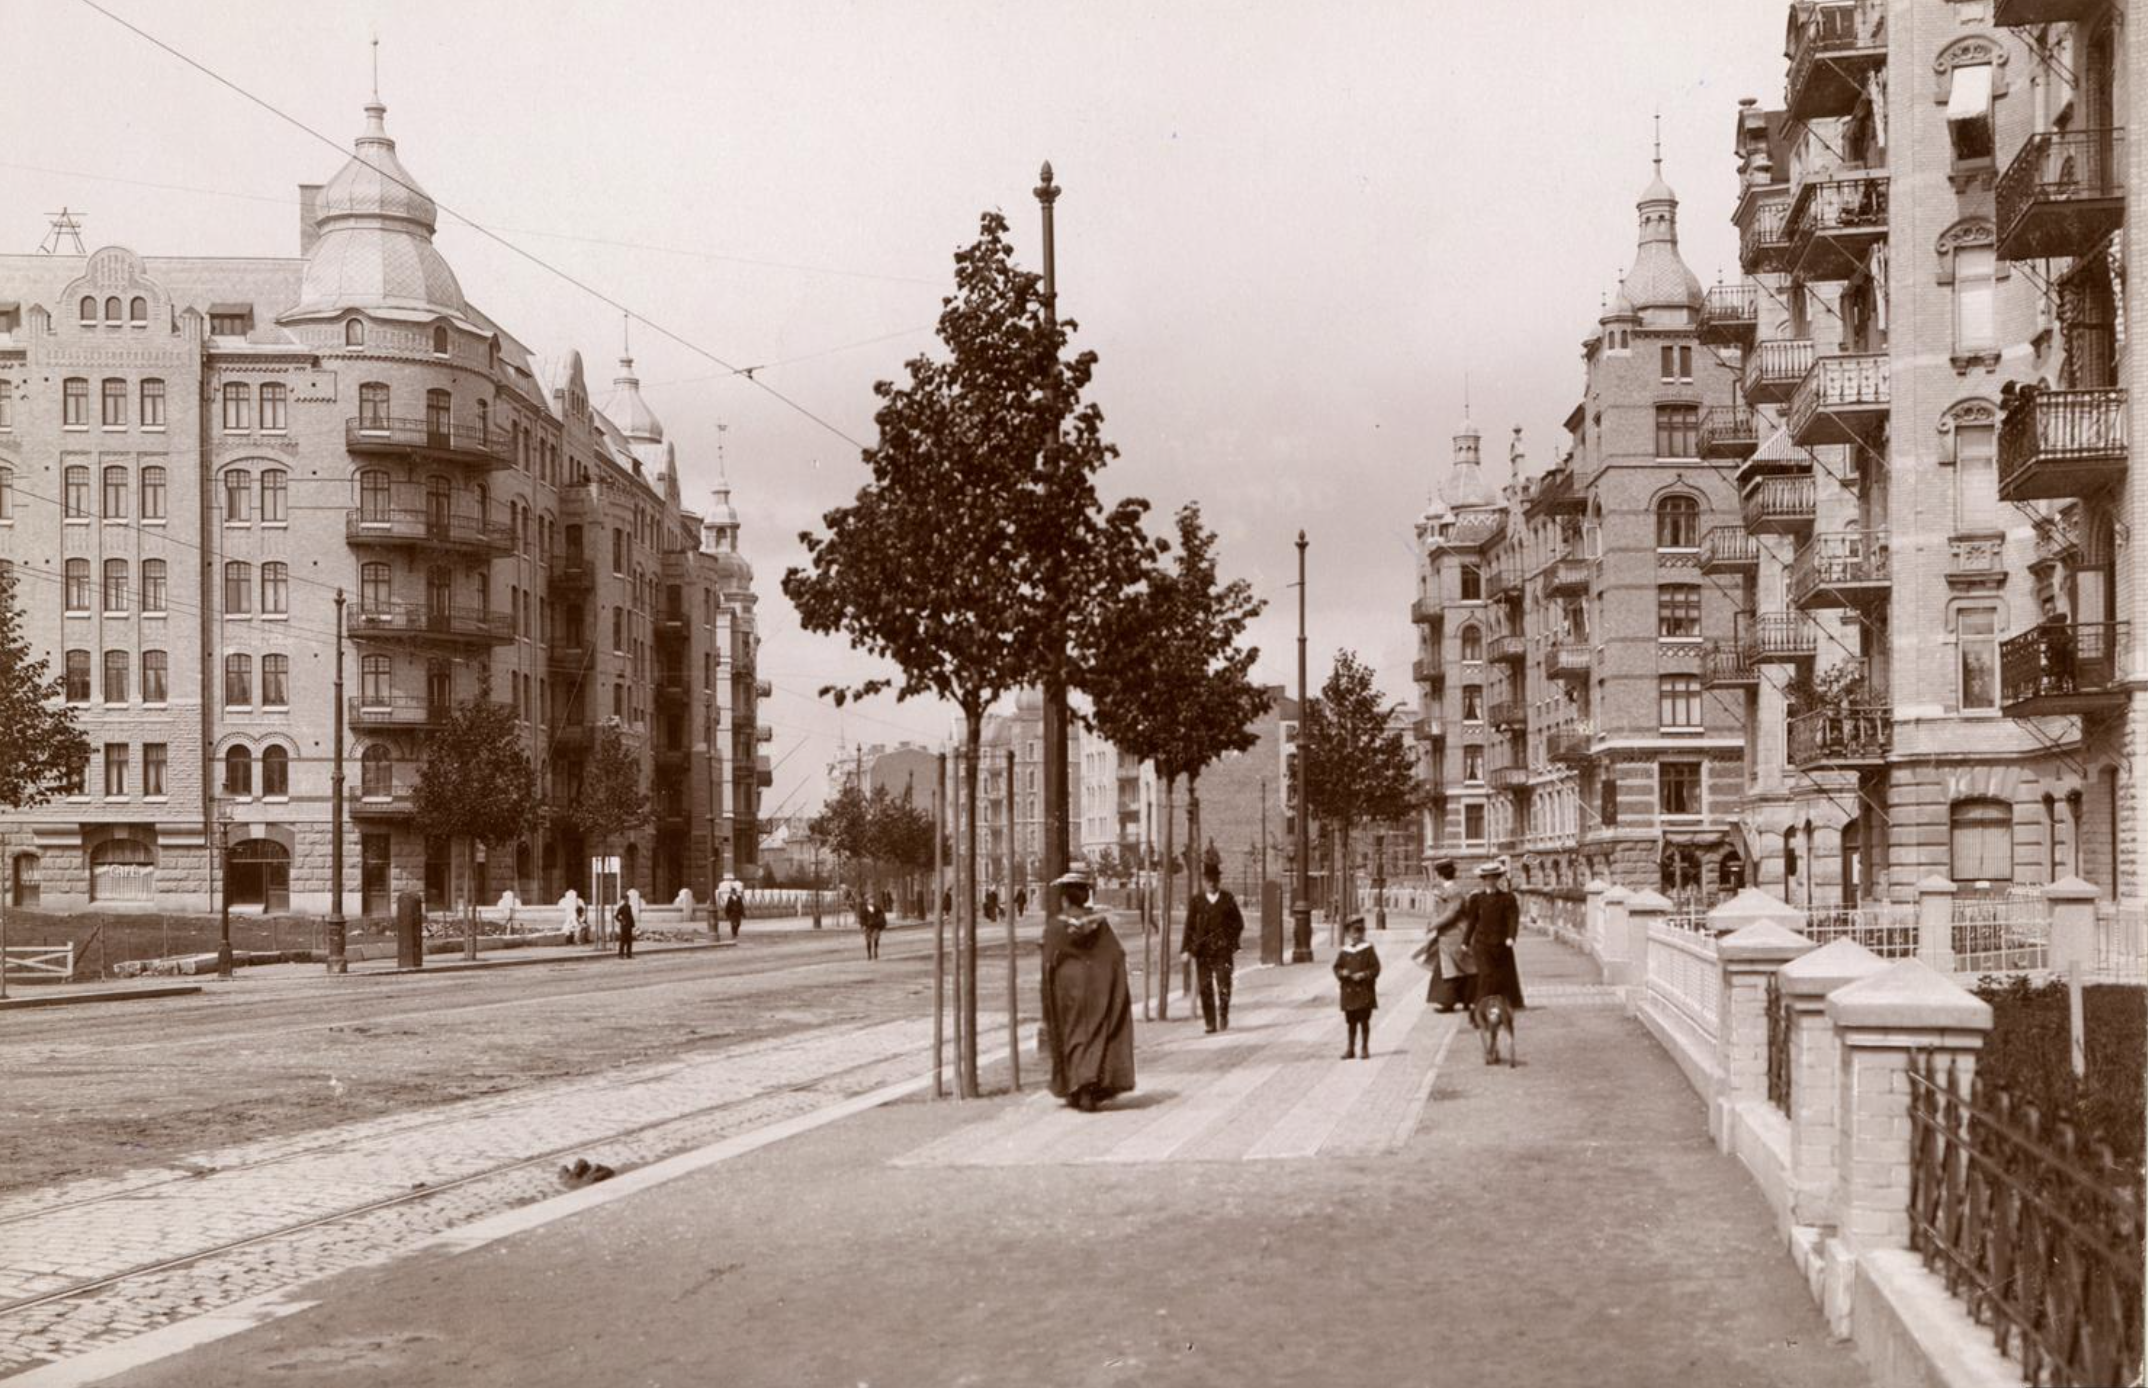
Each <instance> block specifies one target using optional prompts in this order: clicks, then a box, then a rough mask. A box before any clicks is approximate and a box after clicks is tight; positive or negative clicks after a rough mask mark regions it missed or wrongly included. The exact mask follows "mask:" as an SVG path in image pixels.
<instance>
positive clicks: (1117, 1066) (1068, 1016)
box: [1042, 862, 1134, 1113]
mask: <svg viewBox="0 0 2148 1388" xmlns="http://www.w3.org/2000/svg"><path fill="white" fill-rule="evenodd" d="M1052 885H1053V886H1055V887H1058V888H1059V911H1058V914H1056V915H1054V916H1052V917H1051V918H1050V919H1049V920H1047V921H1045V923H1044V944H1043V952H1044V970H1043V980H1042V991H1043V995H1044V996H1043V1004H1044V1030H1045V1035H1046V1037H1047V1038H1048V1039H1049V1041H1050V1045H1051V1052H1052V1093H1053V1094H1055V1095H1057V1096H1059V1097H1060V1098H1062V1099H1064V1100H1066V1101H1067V1103H1068V1104H1069V1105H1070V1106H1072V1107H1074V1108H1078V1109H1080V1110H1081V1111H1082V1112H1083V1113H1094V1112H1096V1108H1097V1105H1098V1104H1101V1103H1104V1102H1106V1101H1107V1100H1109V1099H1111V1098H1112V1097H1113V1096H1114V1095H1118V1094H1126V1093H1129V1092H1131V1091H1132V1090H1133V1087H1134V1004H1133V993H1132V992H1131V991H1130V990H1129V988H1128V987H1127V983H1126V950H1125V948H1124V947H1123V946H1121V945H1120V944H1119V937H1118V936H1117V935H1116V934H1114V933H1113V932H1112V929H1111V917H1110V913H1109V912H1106V911H1095V910H1091V909H1090V908H1089V894H1090V892H1091V891H1093V890H1094V889H1095V885H1096V882H1095V879H1094V878H1093V877H1092V876H1091V875H1090V872H1089V865H1088V864H1087V863H1079V862H1078V863H1073V864H1070V865H1069V866H1068V868H1067V870H1066V875H1065V876H1063V877H1061V878H1059V879H1058V880H1057V881H1056V882H1054V883H1053V884H1052Z"/></svg>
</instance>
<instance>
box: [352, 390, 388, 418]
mask: <svg viewBox="0 0 2148 1388" xmlns="http://www.w3.org/2000/svg"><path fill="white" fill-rule="evenodd" d="M358 427H359V428H360V429H386V428H387V427H388V386H387V383H386V382H384V381H367V382H365V383H364V384H362V385H360V386H359V387H358Z"/></svg>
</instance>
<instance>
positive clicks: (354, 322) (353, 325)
mask: <svg viewBox="0 0 2148 1388" xmlns="http://www.w3.org/2000/svg"><path fill="white" fill-rule="evenodd" d="M343 345H344V346H346V347H363V346H365V323H364V321H363V320H361V319H357V318H353V319H351V320H350V321H349V322H347V323H345V324H344V325H343Z"/></svg>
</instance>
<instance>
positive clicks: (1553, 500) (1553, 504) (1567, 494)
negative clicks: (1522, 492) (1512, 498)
mask: <svg viewBox="0 0 2148 1388" xmlns="http://www.w3.org/2000/svg"><path fill="white" fill-rule="evenodd" d="M1588 509H1589V498H1588V496H1587V494H1586V493H1584V492H1582V491H1581V490H1580V489H1579V488H1577V487H1575V486H1574V470H1573V469H1572V468H1571V467H1562V468H1558V469H1556V470H1555V471H1552V472H1548V473H1546V474H1545V475H1544V476H1543V477H1542V478H1540V479H1539V480H1538V482H1537V487H1536V490H1535V491H1533V492H1531V493H1530V494H1529V500H1528V501H1527V503H1526V504H1524V506H1523V507H1522V514H1523V515H1525V516H1527V517H1528V518H1529V519H1530V520H1539V519H1541V518H1543V517H1545V516H1581V515H1586V514H1588Z"/></svg>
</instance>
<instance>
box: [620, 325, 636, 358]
mask: <svg viewBox="0 0 2148 1388" xmlns="http://www.w3.org/2000/svg"><path fill="white" fill-rule="evenodd" d="M619 354H620V355H621V356H622V357H624V358H626V360H628V361H629V362H631V361H633V360H634V315H633V314H631V313H621V314H620V315H619Z"/></svg>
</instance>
